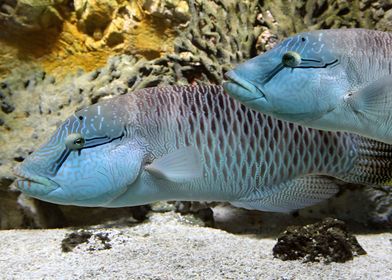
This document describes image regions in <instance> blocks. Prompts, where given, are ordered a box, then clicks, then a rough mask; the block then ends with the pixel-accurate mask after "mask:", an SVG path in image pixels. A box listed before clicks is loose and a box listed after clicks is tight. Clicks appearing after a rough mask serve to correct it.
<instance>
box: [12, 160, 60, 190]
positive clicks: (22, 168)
mask: <svg viewBox="0 0 392 280" xmlns="http://www.w3.org/2000/svg"><path fill="white" fill-rule="evenodd" d="M13 172H14V174H15V175H16V176H17V177H18V179H17V180H16V187H17V188H18V189H19V190H21V191H22V192H27V193H32V192H34V193H36V192H39V193H43V192H44V193H48V192H50V191H53V190H55V189H57V188H59V187H60V186H59V184H57V183H56V182H55V181H53V180H51V179H49V178H47V177H45V176H41V175H38V174H36V173H35V172H34V171H31V170H29V168H28V167H26V165H25V164H24V163H20V164H18V165H17V166H15V167H14V168H13Z"/></svg>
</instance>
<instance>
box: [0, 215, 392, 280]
mask: <svg viewBox="0 0 392 280" xmlns="http://www.w3.org/2000/svg"><path fill="white" fill-rule="evenodd" d="M72 231H74V229H54V230H8V231H0V240H1V242H0V278H1V279H391V277H392V233H388V232H384V233H378V234H360V235H358V234H356V236H357V238H358V241H359V243H360V244H361V245H362V246H363V248H364V249H365V250H366V251H367V252H368V254H367V255H365V256H359V257H356V258H354V260H352V261H348V262H346V263H331V264H324V263H302V262H301V261H286V262H284V261H281V260H279V259H275V258H273V256H272V248H273V246H274V244H275V243H276V240H275V238H276V237H264V236H261V235H257V234H232V233H229V232H227V231H223V230H220V229H214V228H208V227H202V226H198V225H195V224H192V223H190V222H189V221H186V220H184V218H183V217H182V216H181V215H179V214H177V213H173V212H168V213H155V214H153V215H152V216H151V217H150V219H149V220H148V221H147V222H144V223H139V224H134V223H129V224H127V225H124V224H123V225H121V226H116V225H115V226H113V225H112V226H97V227H96V228H95V229H94V230H93V231H94V232H101V233H107V234H108V237H109V238H110V242H109V243H110V245H111V249H103V246H102V244H101V243H100V241H99V240H96V239H94V237H93V238H91V239H90V240H89V243H83V244H81V245H79V246H77V247H76V248H75V249H74V250H73V251H72V252H69V253H64V252H62V250H61V241H62V240H63V239H64V237H65V235H66V234H67V233H70V232H72Z"/></svg>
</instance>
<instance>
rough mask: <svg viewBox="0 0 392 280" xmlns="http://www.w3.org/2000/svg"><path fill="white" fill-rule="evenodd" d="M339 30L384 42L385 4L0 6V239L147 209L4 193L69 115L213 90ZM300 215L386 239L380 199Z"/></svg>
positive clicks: (161, 1) (354, 199) (19, 1)
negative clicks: (260, 59) (378, 35)
mask: <svg viewBox="0 0 392 280" xmlns="http://www.w3.org/2000/svg"><path fill="white" fill-rule="evenodd" d="M344 27H362V28H371V29H378V30H383V31H388V30H389V31H392V2H391V1H387V0H379V1H370V0H360V1H355V0H351V1H341V0H331V1H326V0H308V1H306V0H293V1H285V0H277V1H272V0H265V1H252V0H249V1H246V0H244V1H238V0H213V1H212V0H189V1H180V0H128V1H125V0H0V104H1V110H0V228H1V229H9V228H26V227H29V228H48V227H63V226H77V225H86V224H98V223H101V222H103V221H105V220H112V219H116V218H120V217H129V216H133V217H134V218H135V219H136V220H143V219H144V217H145V216H146V214H147V213H148V211H150V210H151V209H150V207H147V206H145V207H133V208H123V209H101V208H81V207H64V206H57V205H53V204H49V203H44V202H40V201H36V200H33V199H30V198H27V197H25V196H23V195H21V194H20V193H19V192H18V191H17V190H16V189H15V188H14V187H13V186H12V183H13V181H14V179H15V177H14V175H13V174H12V167H13V166H15V165H16V164H18V163H19V162H21V161H23V159H24V158H25V157H26V156H27V155H28V154H30V153H31V152H32V151H34V149H35V147H37V145H39V144H40V143H41V142H43V141H44V139H46V138H47V137H48V135H50V134H51V133H52V132H53V130H54V129H55V127H56V126H57V125H58V124H59V123H60V122H61V121H62V120H63V119H65V118H66V117H67V116H68V115H69V114H71V113H72V112H74V111H75V110H76V109H77V108H80V107H83V106H86V105H89V104H92V103H96V102H98V101H99V100H100V99H102V98H108V97H111V96H116V95H120V94H125V93H128V92H132V91H133V90H135V89H139V88H143V87H150V86H159V85H169V84H189V83H201V82H210V83H221V81H222V79H223V76H222V74H223V73H224V72H225V71H227V70H228V69H230V68H231V67H233V66H234V65H236V64H237V63H239V62H241V61H243V60H245V59H248V58H250V57H253V56H255V55H257V54H259V53H262V52H264V51H266V50H268V49H269V48H271V47H273V46H274V45H275V44H276V42H277V41H279V40H280V39H282V38H284V37H286V36H288V35H291V34H294V33H296V32H300V31H304V30H313V29H320V28H344ZM211 207H212V206H211ZM219 207H221V206H219ZM162 209H164V211H167V210H177V211H180V212H183V213H188V212H192V213H198V215H199V216H201V217H203V220H204V221H207V224H208V223H209V221H210V222H211V221H213V218H214V217H216V215H217V213H221V211H220V212H219V211H214V209H215V208H212V210H211V208H206V206H203V205H200V204H190V203H177V204H176V205H174V204H166V203H159V204H157V205H153V206H152V211H158V212H159V211H163V210H162ZM266 215H267V214H265V215H264V216H263V217H265V216H266ZM299 215H300V216H305V217H320V216H334V217H338V218H341V219H346V220H350V221H356V222H359V223H364V224H368V225H372V226H373V225H376V226H378V227H391V225H392V191H391V187H384V186H379V187H373V188H370V187H365V186H345V187H344V191H343V192H342V193H341V194H340V195H339V196H338V197H336V198H334V199H332V200H330V201H327V202H325V203H323V204H321V205H320V206H317V207H312V208H309V209H305V210H301V211H299ZM267 216H268V215H267ZM266 219H268V217H267V218H266ZM238 231H240V230H238Z"/></svg>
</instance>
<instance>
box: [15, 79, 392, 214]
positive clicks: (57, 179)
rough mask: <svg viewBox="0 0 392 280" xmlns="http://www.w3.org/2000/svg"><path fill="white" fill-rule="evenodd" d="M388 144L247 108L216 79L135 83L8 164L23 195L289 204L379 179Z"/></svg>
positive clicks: (94, 201) (385, 169) (385, 170)
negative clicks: (144, 85)
mask: <svg viewBox="0 0 392 280" xmlns="http://www.w3.org/2000/svg"><path fill="white" fill-rule="evenodd" d="M391 152H392V147H391V146H389V145H387V144H383V143H378V142H375V141H372V140H367V139H364V138H362V137H360V136H357V135H353V134H349V133H333V132H325V131H318V130H314V129H309V128H305V127H302V126H299V125H295V124H292V123H288V122H285V121H280V120H276V119H274V118H272V117H269V116H265V115H263V114H261V113H259V112H256V111H253V110H251V109H249V108H247V107H245V106H244V105H242V104H240V103H239V102H237V101H236V100H234V99H233V98H230V97H229V96H228V95H227V94H225V92H224V90H223V88H222V87H220V86H212V85H201V86H174V87H165V88H149V89H142V90H138V91H136V92H133V93H131V94H126V95H123V96H119V97H115V98H112V99H109V100H105V101H103V102H100V103H97V104H94V105H92V106H89V107H87V108H85V109H82V110H80V111H78V112H76V113H75V114H73V115H72V116H70V117H69V118H68V119H67V120H65V121H64V123H63V124H62V125H61V126H60V127H59V128H58V129H57V131H56V132H55V133H54V134H53V136H52V137H51V138H50V139H49V140H48V142H46V143H45V144H43V145H42V146H41V147H40V148H39V149H37V151H35V152H34V153H33V154H31V155H30V156H29V157H28V158H27V159H26V160H25V161H24V162H23V163H22V164H21V165H19V166H17V167H16V168H15V173H16V174H17V175H18V176H20V177H21V179H20V180H18V181H17V187H18V188H19V189H20V190H21V191H22V192H24V193H26V194H27V195H29V196H32V197H35V198H38V199H41V200H45V201H49V202H53V203H58V204H72V205H79V206H104V207H122V206H133V205H141V204H146V203H151V202H154V201H158V200H189V201H198V200H199V201H227V202H230V203H231V204H233V205H235V206H239V207H244V208H248V209H258V210H266V211H291V210H294V209H298V208H302V207H305V206H307V205H311V204H315V203H317V202H319V201H321V200H323V199H326V198H328V197H330V196H332V195H334V194H335V193H336V192H337V191H338V187H337V186H336V185H335V183H334V182H333V180H331V179H330V178H331V177H336V178H339V179H341V180H344V181H347V182H356V183H366V184H377V183H381V182H384V181H387V180H389V179H390V177H391V173H392V171H390V170H392V168H390V167H391V164H392V163H391V160H390V155H391Z"/></svg>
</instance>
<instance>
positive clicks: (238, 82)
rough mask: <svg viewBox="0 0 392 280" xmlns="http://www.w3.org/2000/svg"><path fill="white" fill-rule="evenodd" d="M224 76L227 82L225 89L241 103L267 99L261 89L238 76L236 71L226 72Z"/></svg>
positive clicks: (224, 84) (224, 85)
mask: <svg viewBox="0 0 392 280" xmlns="http://www.w3.org/2000/svg"><path fill="white" fill-rule="evenodd" d="M224 76H225V77H226V79H227V81H226V82H224V83H223V88H224V89H225V90H226V91H227V93H228V94H229V95H230V96H232V97H234V98H235V99H237V100H239V101H240V102H243V103H247V102H251V101H253V100H256V99H265V98H266V97H265V94H264V92H263V91H262V90H261V89H259V88H258V87H257V86H255V85H254V84H253V83H252V82H250V81H248V80H247V79H245V78H243V76H241V75H239V74H237V72H236V70H231V71H229V72H226V73H225V75H224Z"/></svg>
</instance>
